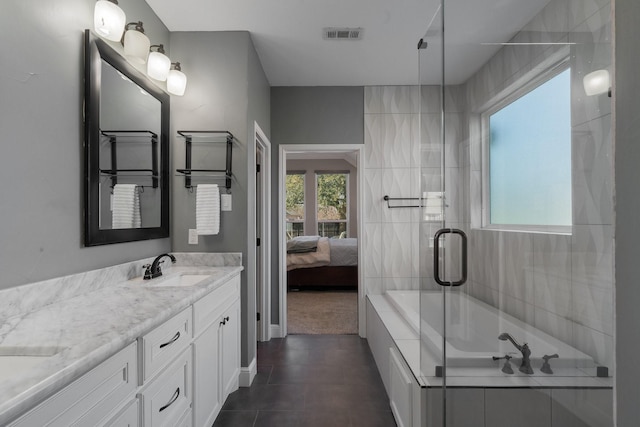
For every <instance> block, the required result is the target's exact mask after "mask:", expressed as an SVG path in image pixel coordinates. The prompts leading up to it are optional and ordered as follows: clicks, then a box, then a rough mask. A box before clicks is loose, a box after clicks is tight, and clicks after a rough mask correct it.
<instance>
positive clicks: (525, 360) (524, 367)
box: [498, 332, 533, 375]
mask: <svg viewBox="0 0 640 427" xmlns="http://www.w3.org/2000/svg"><path fill="white" fill-rule="evenodd" d="M498 339H499V340H500V341H507V340H509V341H511V344H513V345H514V346H515V348H517V349H518V351H519V352H520V353H522V363H521V364H520V368H519V371H520V372H522V373H524V374H528V375H531V374H533V369H532V368H531V360H530V359H529V357H530V356H531V349H529V344H527V343H524V344H522V345H520V344H518V343H517V342H516V340H514V339H513V337H512V336H511V335H509V334H508V333H506V332H503V333H501V334H500V335H499V336H498Z"/></svg>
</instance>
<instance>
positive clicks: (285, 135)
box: [271, 86, 364, 324]
mask: <svg viewBox="0 0 640 427" xmlns="http://www.w3.org/2000/svg"><path fill="white" fill-rule="evenodd" d="M363 143H364V89H363V88H362V87H360V86H357V87H272V88H271V153H273V155H272V156H271V167H272V169H271V170H272V180H271V188H272V193H271V194H272V199H273V200H272V203H271V218H272V221H271V222H272V224H273V228H272V230H271V236H272V239H271V253H272V254H276V255H275V256H272V257H271V323H272V324H279V323H280V320H279V319H278V310H279V294H280V292H279V287H278V286H279V280H280V278H279V276H280V265H279V262H278V256H277V254H278V250H279V249H278V244H279V240H278V214H279V213H278V173H279V172H278V170H279V169H278V168H279V164H278V162H279V158H278V151H279V146H280V145H281V144H363Z"/></svg>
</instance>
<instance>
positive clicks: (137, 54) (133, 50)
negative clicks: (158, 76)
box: [124, 30, 151, 64]
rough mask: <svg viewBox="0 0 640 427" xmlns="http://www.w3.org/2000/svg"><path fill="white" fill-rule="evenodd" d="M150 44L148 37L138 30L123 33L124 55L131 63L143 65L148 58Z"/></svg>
mask: <svg viewBox="0 0 640 427" xmlns="http://www.w3.org/2000/svg"><path fill="white" fill-rule="evenodd" d="M149 47H151V42H150V41H149V37H147V36H145V35H144V33H142V32H140V31H138V30H127V32H125V33H124V55H125V56H126V57H127V59H129V60H130V61H131V62H135V63H137V64H144V63H145V62H147V57H148V56H149Z"/></svg>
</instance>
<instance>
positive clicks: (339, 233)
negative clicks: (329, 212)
mask: <svg viewBox="0 0 640 427" xmlns="http://www.w3.org/2000/svg"><path fill="white" fill-rule="evenodd" d="M343 233H344V234H343ZM318 234H319V235H320V236H322V237H340V238H344V237H346V236H347V223H346V222H319V223H318Z"/></svg>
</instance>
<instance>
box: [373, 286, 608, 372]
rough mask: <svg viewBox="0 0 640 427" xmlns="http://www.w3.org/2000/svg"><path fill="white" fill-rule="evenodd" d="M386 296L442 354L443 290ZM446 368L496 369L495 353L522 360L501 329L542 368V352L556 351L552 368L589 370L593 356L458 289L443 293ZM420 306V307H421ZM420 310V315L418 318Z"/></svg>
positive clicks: (428, 344)
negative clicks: (524, 346)
mask: <svg viewBox="0 0 640 427" xmlns="http://www.w3.org/2000/svg"><path fill="white" fill-rule="evenodd" d="M385 297H386V298H387V299H388V300H389V302H390V303H391V304H392V305H393V307H394V308H395V309H396V310H397V311H398V312H399V313H400V314H401V315H402V316H403V317H404V319H405V320H406V322H407V323H408V324H409V325H410V326H411V327H412V328H413V329H414V330H415V331H416V333H418V334H420V336H421V338H422V342H423V344H424V347H426V348H427V349H428V350H429V351H430V352H431V353H433V356H434V357H435V358H436V359H437V360H441V356H442V345H443V343H442V333H441V332H442V323H443V321H442V316H443V310H442V292H441V291H423V292H422V293H420V291H387V293H386V294H385ZM446 298H447V319H448V320H447V325H448V326H447V335H448V339H447V343H446V350H447V366H449V367H495V366H496V365H497V364H498V362H496V361H494V360H493V359H492V358H493V356H504V355H505V354H508V353H511V355H512V356H513V359H512V361H511V362H512V364H513V365H514V367H517V366H518V364H519V363H520V360H521V357H520V352H518V350H517V349H516V348H515V347H514V346H513V345H512V344H511V343H510V342H509V341H500V340H498V335H500V334H501V333H503V332H507V333H509V334H511V336H512V337H513V338H514V339H515V340H516V341H518V342H519V343H520V344H522V343H525V342H526V343H528V344H529V348H530V349H531V365H532V366H533V367H534V368H540V366H542V356H544V355H552V354H558V356H559V358H557V359H553V360H552V361H551V365H552V366H553V367H554V368H593V367H595V366H596V363H595V362H594V360H593V359H592V358H591V357H590V356H589V355H587V354H585V353H583V352H581V351H579V350H577V349H575V348H573V347H571V346H570V345H568V344H566V343H564V342H562V341H560V340H558V339H556V338H554V337H552V336H551V335H549V334H547V333H545V332H543V331H541V330H539V329H536V328H534V327H533V326H531V325H528V324H526V323H524V322H522V321H520V320H518V319H516V318H515V317H513V316H510V315H508V314H506V313H503V312H501V311H499V310H498V309H496V308H494V307H492V306H490V305H488V304H485V303H483V302H482V301H480V300H477V299H475V298H473V297H470V296H468V295H465V294H463V293H461V292H459V291H456V290H454V291H450V292H449V291H448V292H447V296H446ZM420 305H422V307H420ZM420 308H422V313H423V319H422V321H421V320H420Z"/></svg>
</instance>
